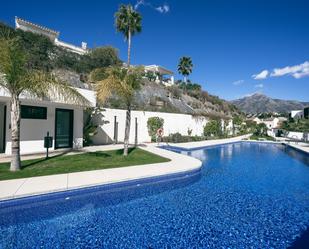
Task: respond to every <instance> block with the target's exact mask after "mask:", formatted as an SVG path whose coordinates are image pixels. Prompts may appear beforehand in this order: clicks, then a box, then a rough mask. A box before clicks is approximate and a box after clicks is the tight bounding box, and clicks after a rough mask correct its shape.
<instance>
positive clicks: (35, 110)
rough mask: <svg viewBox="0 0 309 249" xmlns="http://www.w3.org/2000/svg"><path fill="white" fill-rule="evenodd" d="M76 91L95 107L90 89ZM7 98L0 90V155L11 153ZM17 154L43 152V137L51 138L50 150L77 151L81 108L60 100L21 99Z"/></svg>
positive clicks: (81, 130)
mask: <svg viewBox="0 0 309 249" xmlns="http://www.w3.org/2000/svg"><path fill="white" fill-rule="evenodd" d="M77 90H78V91H79V92H80V93H81V94H82V95H83V96H84V97H85V98H86V99H88V100H89V102H90V103H91V105H92V106H95V94H94V92H93V91H91V90H86V89H79V88H77ZM10 98H11V97H10V95H9V93H8V92H7V91H6V90H5V89H4V88H1V87H0V153H5V154H8V155H9V154H11V121H10V118H11V116H10ZM20 99H21V130H20V138H21V141H20V146H21V153H22V154H28V153H37V152H44V151H45V149H44V136H46V134H47V132H49V134H50V136H52V137H53V148H51V151H52V150H56V149H60V148H81V147H82V145H83V111H84V107H82V106H77V105H75V104H72V103H68V102H67V101H65V100H63V99H53V100H48V99H35V98H31V97H29V96H25V95H23V96H21V98H20Z"/></svg>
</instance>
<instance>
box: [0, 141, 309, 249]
mask: <svg viewBox="0 0 309 249" xmlns="http://www.w3.org/2000/svg"><path fill="white" fill-rule="evenodd" d="M172 150H175V148H172ZM177 152H179V153H182V154H187V155H190V156H193V157H196V158H198V159H201V160H202V161H203V168H202V170H201V171H194V172H190V173H188V174H179V175H177V176H173V177H172V178H169V177H163V178H158V179H152V180H150V181H149V180H141V181H135V182H133V183H125V184H118V185H114V186H112V187H111V186H103V187H98V188H92V189H86V190H78V191H75V192H74V191H73V192H67V193H60V194H54V195H50V196H43V197H34V198H27V199H23V200H19V201H11V202H10V201H9V202H2V203H1V204H0V248H228V247H230V248H249V247H252V248H286V247H288V246H290V245H293V243H295V241H296V242H297V243H304V242H302V241H304V240H305V239H306V238H305V237H304V235H303V234H304V233H306V231H308V227H309V166H308V165H309V161H308V160H309V159H308V155H306V154H303V153H300V152H298V151H296V150H294V149H291V148H288V147H285V146H283V145H276V144H263V143H247V142H242V143H234V144H228V145H222V146H215V147H210V148H200V149H196V150H179V149H177Z"/></svg>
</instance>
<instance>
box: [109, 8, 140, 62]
mask: <svg viewBox="0 0 309 249" xmlns="http://www.w3.org/2000/svg"><path fill="white" fill-rule="evenodd" d="M115 18H116V21H115V24H116V29H117V31H118V32H121V33H123V35H124V37H125V39H126V40H127V41H128V62H127V64H128V67H130V62H131V38H132V36H133V35H135V34H137V33H140V32H141V31H142V16H141V15H140V14H139V13H138V12H137V11H135V10H134V9H133V7H132V5H130V4H128V5H124V4H121V5H120V7H119V10H118V11H117V12H116V13H115Z"/></svg>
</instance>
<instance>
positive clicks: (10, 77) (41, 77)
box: [0, 37, 87, 171]
mask: <svg viewBox="0 0 309 249" xmlns="http://www.w3.org/2000/svg"><path fill="white" fill-rule="evenodd" d="M28 62H29V60H28V55H27V52H26V51H25V49H23V47H22V46H21V45H20V42H19V40H18V39H17V38H3V37H2V38H0V87H2V88H4V89H6V90H7V91H8V92H9V93H10V95H11V99H10V107H11V110H10V112H11V140H12V141H11V144H12V158H11V166H10V170H11V171H17V170H20V168H21V161H20V120H21V116H20V96H21V95H22V94H27V95H31V96H33V97H37V98H43V97H49V98H59V97H62V99H66V100H67V101H68V102H70V101H74V102H75V103H77V104H87V100H86V99H84V97H82V95H81V94H79V93H78V91H76V90H75V89H73V88H72V87H70V86H69V85H68V84H67V83H64V82H61V81H59V80H57V79H56V78H55V77H54V75H52V74H50V73H48V72H43V71H40V70H35V69H32V68H31V67H30V66H29V63H28Z"/></svg>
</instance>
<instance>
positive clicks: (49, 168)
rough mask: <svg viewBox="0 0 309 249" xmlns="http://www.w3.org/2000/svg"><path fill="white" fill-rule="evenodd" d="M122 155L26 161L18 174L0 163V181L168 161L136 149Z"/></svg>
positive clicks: (116, 152)
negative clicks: (126, 154)
mask: <svg viewBox="0 0 309 249" xmlns="http://www.w3.org/2000/svg"><path fill="white" fill-rule="evenodd" d="M122 153H123V150H113V151H104V152H103V151H98V152H88V153H83V154H78V155H68V156H66V155H61V156H54V157H51V158H49V159H47V160H46V159H44V158H40V159H34V160H27V161H23V162H22V169H21V170H20V171H18V172H10V171H9V165H10V164H9V163H0V180H8V179H16V178H24V177H32V176H43V175H54V174H63V173H70V172H78V171H87V170H96V169H110V168H118V167H125V166H133V165H141V164H150V163H161V162H168V161H170V160H169V159H166V158H163V157H160V156H157V155H155V154H153V153H150V152H147V151H144V150H142V149H138V148H136V149H130V153H129V155H128V156H127V157H124V156H123V155H122Z"/></svg>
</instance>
